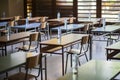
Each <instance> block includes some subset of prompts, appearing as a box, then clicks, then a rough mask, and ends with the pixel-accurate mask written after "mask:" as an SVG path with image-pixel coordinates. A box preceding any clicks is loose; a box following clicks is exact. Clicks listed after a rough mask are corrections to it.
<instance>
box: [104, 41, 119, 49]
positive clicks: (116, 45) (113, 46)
mask: <svg viewBox="0 0 120 80" xmlns="http://www.w3.org/2000/svg"><path fill="white" fill-rule="evenodd" d="M106 49H108V50H120V41H119V42H116V43H114V44H112V45H109V46H107V47H106Z"/></svg>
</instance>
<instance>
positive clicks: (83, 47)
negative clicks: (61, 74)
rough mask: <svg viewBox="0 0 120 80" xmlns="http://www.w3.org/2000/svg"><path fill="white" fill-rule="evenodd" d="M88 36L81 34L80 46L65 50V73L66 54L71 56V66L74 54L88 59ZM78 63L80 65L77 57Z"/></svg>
mask: <svg viewBox="0 0 120 80" xmlns="http://www.w3.org/2000/svg"><path fill="white" fill-rule="evenodd" d="M89 38H90V36H89V35H87V36H83V37H82V40H81V42H80V47H79V48H78V49H74V48H72V49H70V50H68V51H66V53H67V56H66V67H65V73H66V71H67V64H68V56H69V55H70V56H71V67H72V57H73V55H74V54H77V56H78V57H82V56H85V58H86V60H87V61H88V57H87V54H86V53H87V51H88V49H89ZM78 63H79V65H80V61H79V58H78V61H77V64H78Z"/></svg>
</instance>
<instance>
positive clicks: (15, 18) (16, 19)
mask: <svg viewBox="0 0 120 80" xmlns="http://www.w3.org/2000/svg"><path fill="white" fill-rule="evenodd" d="M21 18H22V16H15V17H14V21H15V25H18V23H17V21H18V20H20V19H21Z"/></svg>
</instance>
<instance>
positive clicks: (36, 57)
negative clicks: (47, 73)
mask: <svg viewBox="0 0 120 80" xmlns="http://www.w3.org/2000/svg"><path fill="white" fill-rule="evenodd" d="M28 54H29V53H28ZM41 58H42V57H41V55H40V54H39V53H32V56H30V57H27V59H26V75H25V80H27V78H28V75H29V74H28V70H29V69H34V68H36V66H39V67H38V72H37V74H36V77H38V76H39V75H40V72H41V63H40V62H41Z"/></svg>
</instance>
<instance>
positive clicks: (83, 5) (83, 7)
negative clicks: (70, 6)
mask: <svg viewBox="0 0 120 80" xmlns="http://www.w3.org/2000/svg"><path fill="white" fill-rule="evenodd" d="M77 5H78V13H77V16H78V21H79V19H85V18H86V19H87V18H88V14H91V17H92V18H96V0H78V4H77Z"/></svg>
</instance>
